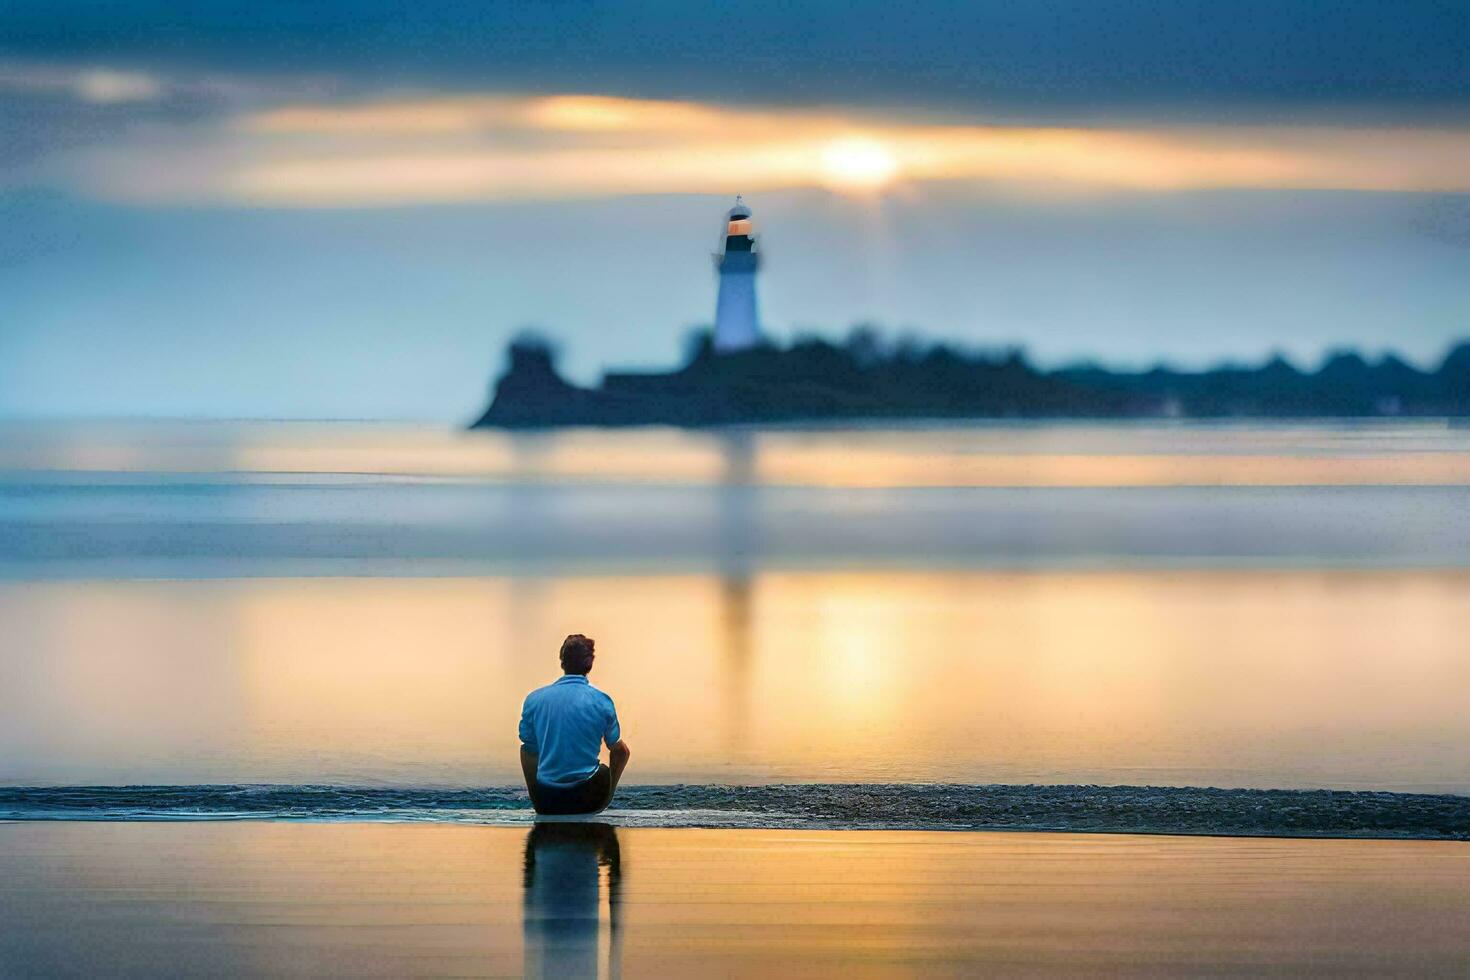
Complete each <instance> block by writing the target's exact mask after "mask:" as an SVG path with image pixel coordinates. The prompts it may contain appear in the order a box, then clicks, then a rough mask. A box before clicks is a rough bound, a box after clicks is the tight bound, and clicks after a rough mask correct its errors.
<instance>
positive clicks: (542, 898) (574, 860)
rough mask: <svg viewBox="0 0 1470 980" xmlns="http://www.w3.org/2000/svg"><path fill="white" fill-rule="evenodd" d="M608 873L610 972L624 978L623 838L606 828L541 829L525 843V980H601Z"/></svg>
mask: <svg viewBox="0 0 1470 980" xmlns="http://www.w3.org/2000/svg"><path fill="white" fill-rule="evenodd" d="M601 868H606V869H607V924H608V938H609V942H608V970H607V973H606V974H605V975H606V976H609V977H616V976H618V975H619V973H621V966H622V963H621V960H622V949H621V935H620V930H619V928H618V920H619V906H620V905H621V902H620V901H619V890H620V889H619V882H620V880H621V878H622V861H621V858H620V854H619V850H618V832H617V831H616V830H614V829H613V828H612V827H610V826H608V825H607V824H605V823H589V822H585V821H578V822H576V823H538V824H537V825H536V826H535V827H534V828H532V830H531V833H530V834H529V835H528V836H527V838H526V879H525V882H526V891H525V905H524V911H523V920H522V921H523V926H524V929H525V938H526V946H525V957H526V959H525V966H524V970H525V975H526V976H528V977H558V978H561V977H596V976H597V975H598V972H599V971H598V969H597V942H598V927H599V914H598V913H599V912H600V904H601V903H600V901H599V899H600V895H599V877H600V875H599V870H600V869H601Z"/></svg>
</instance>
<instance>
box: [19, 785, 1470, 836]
mask: <svg viewBox="0 0 1470 980" xmlns="http://www.w3.org/2000/svg"><path fill="white" fill-rule="evenodd" d="M597 818H598V819H600V820H601V821H603V822H607V823H610V824H613V825H615V826H620V827H628V828H658V829H683V828H687V829H716V830H718V829H730V830H813V831H846V830H862V831H875V832H881V831H893V832H906V831H939V832H946V833H963V832H1006V833H1025V832H1037V833H1053V834H1056V833H1061V834H1065V833H1086V834H1131V835H1146V836H1179V837H1218V838H1241V839H1303V840H1334V839H1335V840H1431V841H1433V840H1444V841H1470V796H1463V795H1456V794H1425V793H1392V792H1353V791H1341V790H1256V789H1219V788H1205V787H1163V786H1126V785H1125V786H1082V785H966V784H891V783H889V784H885V783H804V784H772V785H756V786H729V785H651V786H650V785H630V786H624V787H620V788H619V791H618V798H617V799H616V800H615V802H614V805H613V807H612V809H610V810H608V811H605V812H604V813H603V814H601V815H598V817H597ZM0 821H7V822H30V821H34V822H50V823H64V822H88V823H127V822H139V823H185V822H191V823H210V822H251V821H280V822H286V823H366V824H389V823H395V824H441V825H466V826H502V827H525V826H529V825H531V824H532V823H534V822H535V815H534V813H533V812H532V811H531V809H530V806H529V801H528V799H527V798H526V794H525V791H524V790H523V789H521V788H519V787H492V788H480V789H451V788H440V789H412V788H406V787H400V788H389V787H347V786H319V785H209V786H125V787H99V786H62V787H0Z"/></svg>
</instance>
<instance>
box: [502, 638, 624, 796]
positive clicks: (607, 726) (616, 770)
mask: <svg viewBox="0 0 1470 980" xmlns="http://www.w3.org/2000/svg"><path fill="white" fill-rule="evenodd" d="M593 646H594V644H593V641H592V640H591V639H590V638H588V637H585V636H583V635H582V634H581V633H573V634H572V635H571V636H569V637H567V638H566V641H565V642H563V643H562V645H561V669H562V671H563V676H562V678H561V679H560V680H558V681H557V682H556V683H555V684H548V685H546V686H545V687H542V688H537V689H536V690H534V691H532V692H531V693H530V694H528V695H526V703H525V706H524V707H523V708H522V709H521V772H522V773H523V774H525V777H526V791H527V792H528V793H530V794H531V804H532V805H533V806H534V807H535V808H536V812H537V813H546V814H572V813H597V812H598V811H600V810H603V809H605V808H606V807H607V805H608V804H609V803H611V802H612V797H613V791H614V790H616V789H617V788H618V779H619V778H620V777H621V776H622V775H623V769H624V768H625V767H626V766H627V765H628V759H629V757H630V756H631V755H632V753H631V752H630V751H629V749H628V743H627V742H624V741H623V740H622V735H621V732H620V730H619V728H618V712H617V708H615V707H614V706H613V701H612V698H610V697H608V696H607V695H606V694H603V693H602V692H601V691H599V690H598V689H597V688H595V687H593V686H592V685H591V684H589V683H588V682H587V672H588V671H590V670H591V669H592V660H593V658H594V654H593ZM601 743H606V745H607V748H608V762H607V765H603V764H602V762H601V758H600V754H601Z"/></svg>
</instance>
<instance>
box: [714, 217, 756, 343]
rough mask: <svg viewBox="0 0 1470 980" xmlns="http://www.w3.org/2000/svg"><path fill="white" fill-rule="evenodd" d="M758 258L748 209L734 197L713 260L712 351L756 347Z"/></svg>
mask: <svg viewBox="0 0 1470 980" xmlns="http://www.w3.org/2000/svg"><path fill="white" fill-rule="evenodd" d="M759 266H760V256H759V254H757V252H756V250H755V238H754V236H752V235H751V223H750V208H748V207H746V206H745V201H744V200H743V199H741V198H740V197H739V196H738V195H737V196H736V198H735V206H734V207H733V208H731V209H730V213H729V214H728V215H727V216H726V219H725V243H724V245H723V246H722V247H721V249H720V252H719V254H718V255H716V256H715V268H717V269H719V270H720V294H719V298H718V299H717V300H716V301H715V351H716V353H720V354H728V353H730V352H732V351H739V350H745V349H747V348H750V347H754V346H755V345H756V344H758V343H760V339H761V330H760V320H758V319H757V318H756V313H755V270H756V269H757V268H758V267H759Z"/></svg>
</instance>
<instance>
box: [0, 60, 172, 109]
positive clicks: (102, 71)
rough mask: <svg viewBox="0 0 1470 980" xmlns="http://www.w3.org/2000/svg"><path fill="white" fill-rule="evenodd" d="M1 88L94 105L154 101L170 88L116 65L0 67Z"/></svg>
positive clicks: (137, 72) (141, 72) (156, 77)
mask: <svg viewBox="0 0 1470 980" xmlns="http://www.w3.org/2000/svg"><path fill="white" fill-rule="evenodd" d="M0 91H11V92H29V93H35V94H63V95H69V96H71V97H72V98H73V99H76V100H77V101H78V102H85V103H88V104H91V105H118V104H123V103H129V102H155V101H158V100H159V99H162V98H163V97H164V96H165V94H166V92H167V89H166V87H165V85H164V83H163V81H162V80H161V79H160V78H159V77H158V76H156V75H153V74H150V73H148V72H143V71H124V70H119V69H115V68H57V67H51V66H15V65H11V66H4V67H0Z"/></svg>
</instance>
